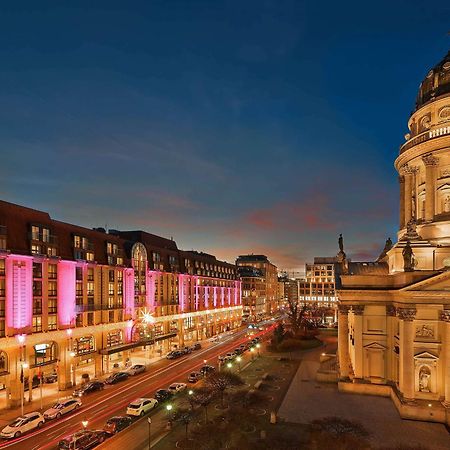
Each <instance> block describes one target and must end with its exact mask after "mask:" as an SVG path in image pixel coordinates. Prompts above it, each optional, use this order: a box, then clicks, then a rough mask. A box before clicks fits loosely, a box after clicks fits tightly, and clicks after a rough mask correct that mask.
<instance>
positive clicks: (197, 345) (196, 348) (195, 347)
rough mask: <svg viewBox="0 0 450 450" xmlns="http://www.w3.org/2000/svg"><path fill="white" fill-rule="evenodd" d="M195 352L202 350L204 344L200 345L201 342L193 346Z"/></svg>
mask: <svg viewBox="0 0 450 450" xmlns="http://www.w3.org/2000/svg"><path fill="white" fill-rule="evenodd" d="M192 348H193V350H200V349H201V348H202V344H200V342H196V343H195V344H194V345H193V346H192Z"/></svg>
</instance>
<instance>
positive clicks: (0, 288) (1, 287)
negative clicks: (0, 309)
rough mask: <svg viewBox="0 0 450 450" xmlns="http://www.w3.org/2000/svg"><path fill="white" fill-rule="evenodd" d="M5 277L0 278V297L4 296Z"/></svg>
mask: <svg viewBox="0 0 450 450" xmlns="http://www.w3.org/2000/svg"><path fill="white" fill-rule="evenodd" d="M5 293H6V291H5V279H4V278H1V279H0V297H4V296H5Z"/></svg>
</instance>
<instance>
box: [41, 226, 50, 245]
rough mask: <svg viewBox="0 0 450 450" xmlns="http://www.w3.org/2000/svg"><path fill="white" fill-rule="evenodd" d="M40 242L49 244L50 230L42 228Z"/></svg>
mask: <svg viewBox="0 0 450 450" xmlns="http://www.w3.org/2000/svg"><path fill="white" fill-rule="evenodd" d="M42 242H50V230H49V229H48V228H42Z"/></svg>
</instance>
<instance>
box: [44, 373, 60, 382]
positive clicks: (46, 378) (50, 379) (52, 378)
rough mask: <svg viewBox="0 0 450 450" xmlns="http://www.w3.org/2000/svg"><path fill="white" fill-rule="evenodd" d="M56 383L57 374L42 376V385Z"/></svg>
mask: <svg viewBox="0 0 450 450" xmlns="http://www.w3.org/2000/svg"><path fill="white" fill-rule="evenodd" d="M56 381H58V374H57V373H49V374H48V375H44V383H48V384H49V383H55V382H56Z"/></svg>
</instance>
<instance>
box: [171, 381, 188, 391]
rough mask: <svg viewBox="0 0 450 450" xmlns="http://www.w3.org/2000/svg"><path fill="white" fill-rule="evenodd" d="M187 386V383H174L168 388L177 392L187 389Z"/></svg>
mask: <svg viewBox="0 0 450 450" xmlns="http://www.w3.org/2000/svg"><path fill="white" fill-rule="evenodd" d="M186 387H187V384H186V383H172V384H171V385H170V386H169V388H168V390H169V391H170V392H172V393H174V394H176V393H177V392H180V391H184V390H185V389H186Z"/></svg>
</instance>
